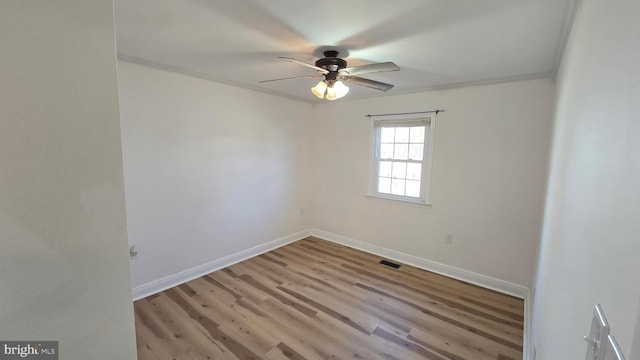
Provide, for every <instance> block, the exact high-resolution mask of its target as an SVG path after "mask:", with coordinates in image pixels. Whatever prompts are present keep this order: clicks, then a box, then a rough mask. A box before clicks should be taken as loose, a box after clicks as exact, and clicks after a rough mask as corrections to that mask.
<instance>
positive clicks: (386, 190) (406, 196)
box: [369, 115, 434, 205]
mask: <svg viewBox="0 0 640 360" xmlns="http://www.w3.org/2000/svg"><path fill="white" fill-rule="evenodd" d="M414 116H415V115H414ZM433 123H434V117H433V116H429V117H420V118H410V119H406V118H405V119H398V118H383V119H374V120H373V122H372V125H373V146H372V147H373V156H372V157H373V161H372V169H371V181H370V186H369V196H373V197H380V198H385V199H392V200H400V201H406V202H412V203H417V204H425V205H430V198H429V187H430V180H431V174H430V173H431V160H432V154H433Z"/></svg>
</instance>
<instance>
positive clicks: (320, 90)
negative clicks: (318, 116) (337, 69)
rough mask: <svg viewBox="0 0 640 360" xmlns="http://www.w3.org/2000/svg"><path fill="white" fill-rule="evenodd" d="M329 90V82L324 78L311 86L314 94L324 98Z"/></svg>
mask: <svg viewBox="0 0 640 360" xmlns="http://www.w3.org/2000/svg"><path fill="white" fill-rule="evenodd" d="M325 91H327V83H326V82H325V81H324V80H323V81H320V82H319V83H317V84H316V86H314V87H312V88H311V92H312V93H313V95H315V96H317V97H319V98H320V99H322V98H324V93H325Z"/></svg>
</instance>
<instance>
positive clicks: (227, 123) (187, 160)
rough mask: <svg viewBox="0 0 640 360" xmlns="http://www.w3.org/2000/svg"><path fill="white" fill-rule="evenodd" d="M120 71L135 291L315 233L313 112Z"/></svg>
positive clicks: (174, 77)
mask: <svg viewBox="0 0 640 360" xmlns="http://www.w3.org/2000/svg"><path fill="white" fill-rule="evenodd" d="M118 65H119V86H120V105H121V114H122V139H123V152H124V168H125V188H126V195H127V217H128V224H129V239H130V243H131V244H135V245H136V246H137V248H138V251H139V256H138V258H137V259H136V260H134V261H132V277H133V285H134V286H140V285H143V284H148V283H150V282H152V281H155V280H158V279H161V278H163V277H166V276H169V275H172V274H175V273H178V272H180V271H184V270H187V269H190V268H193V267H196V266H199V265H202V264H204V263H207V262H211V261H214V260H217V259H220V258H222V257H225V256H228V255H231V254H234V253H237V252H239V251H242V250H246V249H249V248H251V247H253V246H258V245H261V244H264V243H266V242H268V241H270V240H275V239H278V238H281V237H283V236H287V235H289V234H293V233H295V232H299V231H301V230H305V229H307V228H309V226H310V223H309V217H308V216H307V214H305V215H300V209H305V210H307V209H306V208H307V201H308V200H307V189H308V182H309V169H310V164H309V156H308V153H309V144H308V143H309V140H308V139H309V135H310V132H309V124H310V112H311V110H312V107H311V105H309V104H303V103H300V102H296V101H292V100H287V99H282V98H278V97H274V96H271V95H265V94H262V93H257V92H254V91H249V90H245V89H241V88H237V87H232V86H228V85H222V84H218V83H214V82H210V81H206V80H201V79H197V78H193V77H189V76H185V75H181V74H176V73H171V72H166V71H162V70H157V69H153V68H149V67H145V66H141V65H136V64H131V63H128V62H123V61H120V62H119V63H118Z"/></svg>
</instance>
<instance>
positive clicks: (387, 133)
mask: <svg viewBox="0 0 640 360" xmlns="http://www.w3.org/2000/svg"><path fill="white" fill-rule="evenodd" d="M394 132H395V128H392V127H383V128H381V129H380V142H383V143H392V142H393V138H394Z"/></svg>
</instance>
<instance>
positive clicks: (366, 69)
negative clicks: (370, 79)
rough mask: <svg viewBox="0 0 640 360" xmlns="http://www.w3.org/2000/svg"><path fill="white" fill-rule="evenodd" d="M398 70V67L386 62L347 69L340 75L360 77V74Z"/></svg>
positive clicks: (341, 71)
mask: <svg viewBox="0 0 640 360" xmlns="http://www.w3.org/2000/svg"><path fill="white" fill-rule="evenodd" d="M398 70H400V68H399V67H398V65H396V64H394V63H392V62H390V61H388V62H383V63H376V64H367V65H361V66H354V67H348V68H344V69H342V70H340V73H341V74H344V75H360V74H368V73H374V72H385V71H398Z"/></svg>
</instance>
